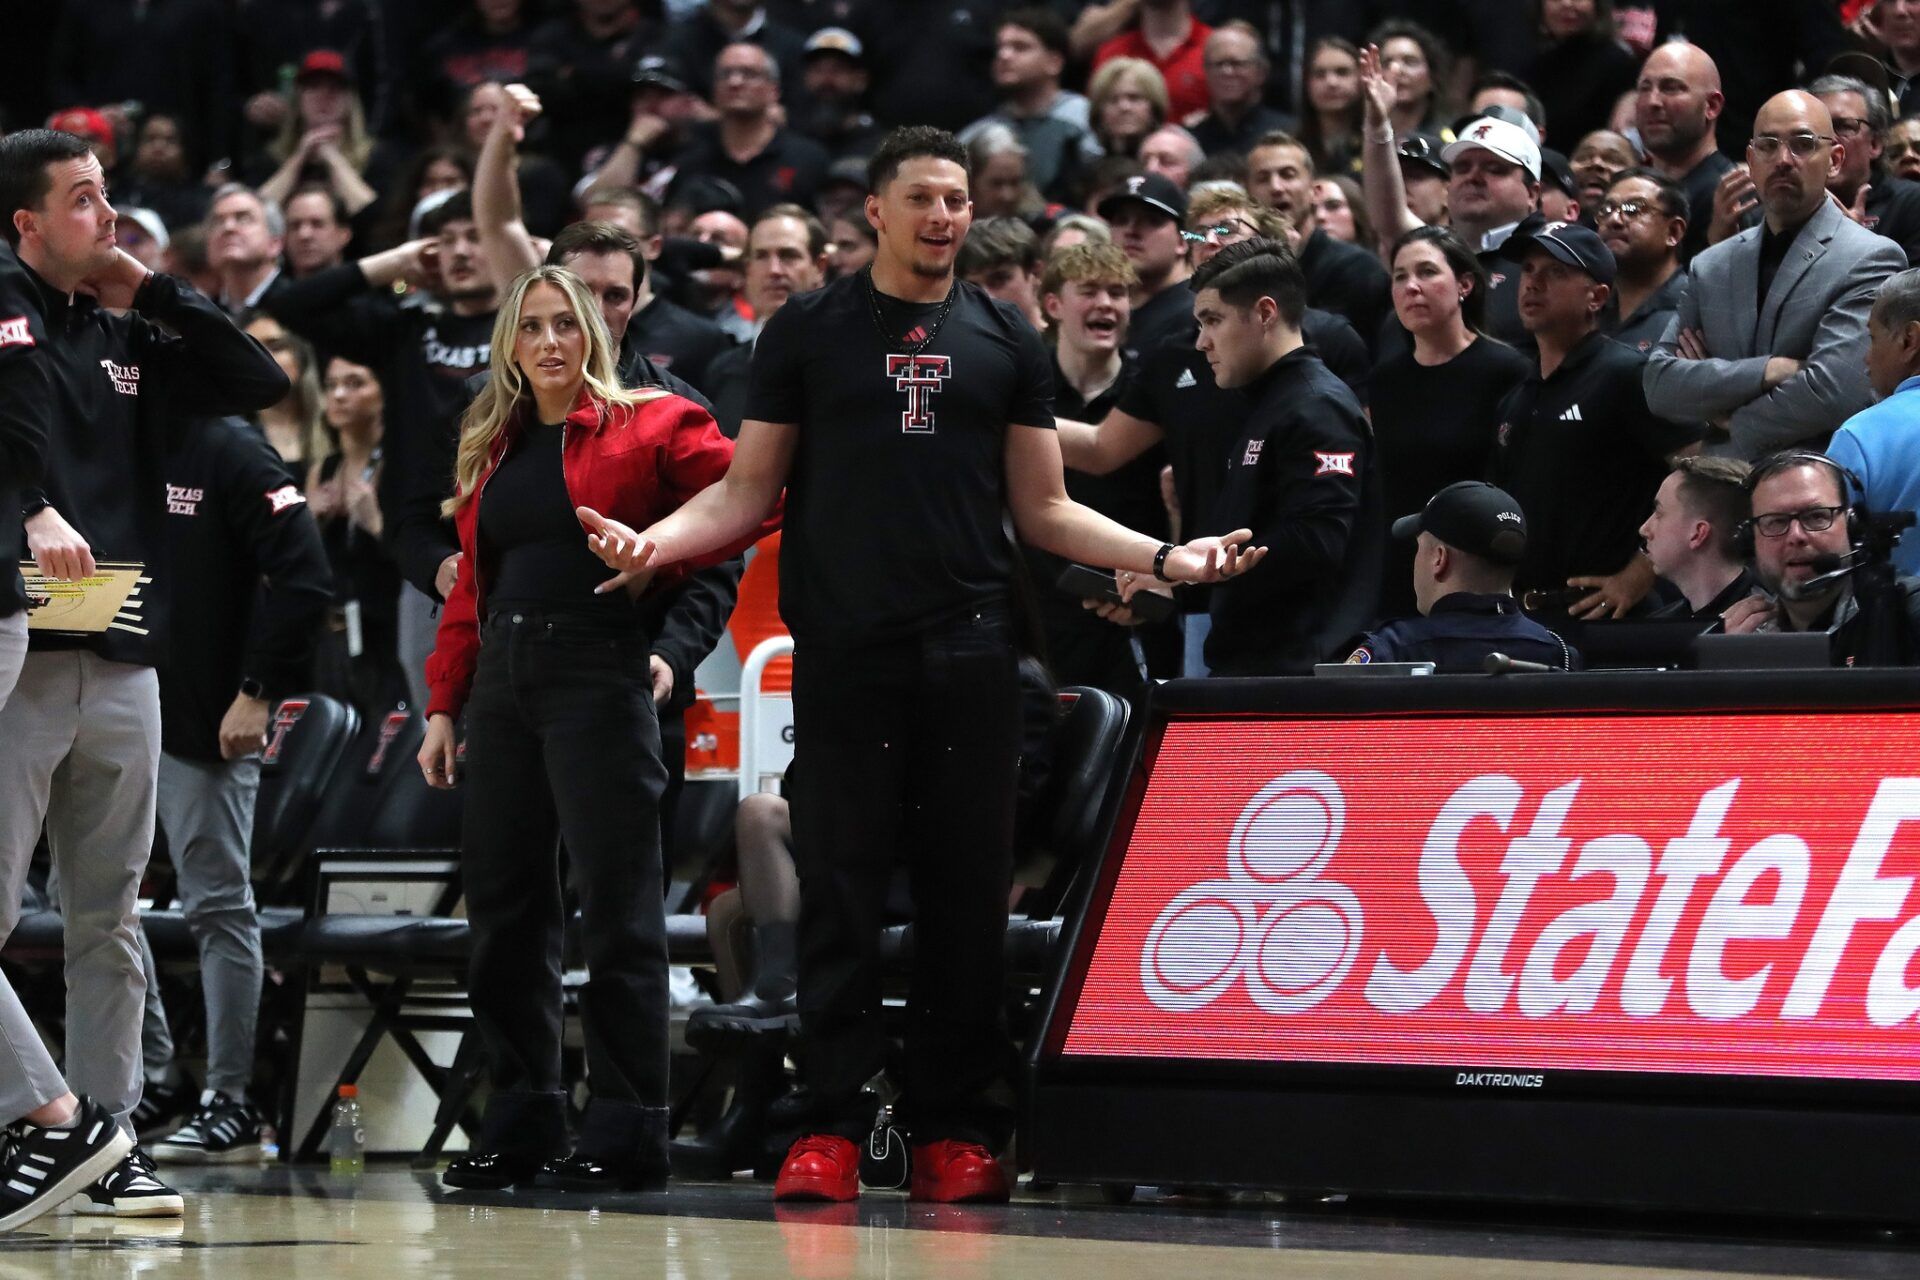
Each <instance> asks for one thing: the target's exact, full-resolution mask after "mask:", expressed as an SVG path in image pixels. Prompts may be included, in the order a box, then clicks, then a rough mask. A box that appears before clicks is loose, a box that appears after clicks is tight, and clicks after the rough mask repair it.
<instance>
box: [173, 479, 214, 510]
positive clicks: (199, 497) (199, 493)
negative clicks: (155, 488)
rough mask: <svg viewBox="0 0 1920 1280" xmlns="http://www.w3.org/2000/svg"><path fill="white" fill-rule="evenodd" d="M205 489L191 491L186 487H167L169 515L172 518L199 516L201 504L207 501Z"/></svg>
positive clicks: (174, 485) (177, 485) (176, 485)
mask: <svg viewBox="0 0 1920 1280" xmlns="http://www.w3.org/2000/svg"><path fill="white" fill-rule="evenodd" d="M206 497H207V491H206V490H205V489H189V488H187V487H186V486H185V485H179V484H170V485H168V486H167V514H168V515H170V516H197V515H199V514H200V504H201V503H202V502H204V501H205V500H206Z"/></svg>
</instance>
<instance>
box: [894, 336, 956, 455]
mask: <svg viewBox="0 0 1920 1280" xmlns="http://www.w3.org/2000/svg"><path fill="white" fill-rule="evenodd" d="M952 372H953V358H952V357H951V356H909V355H889V356H888V357H887V376H888V377H889V378H892V379H893V385H894V387H895V388H896V389H897V390H900V391H904V392H906V393H907V411H906V412H905V413H903V414H901V415H900V430H901V431H903V432H905V433H906V434H908V435H932V434H933V397H934V396H935V395H937V394H938V393H939V391H940V384H941V383H943V382H945V381H946V380H947V377H948V375H949V374H951V373H952Z"/></svg>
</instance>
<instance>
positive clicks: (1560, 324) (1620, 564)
mask: <svg viewBox="0 0 1920 1280" xmlns="http://www.w3.org/2000/svg"><path fill="white" fill-rule="evenodd" d="M1513 249H1514V252H1515V253H1516V254H1517V255H1519V257H1520V261H1521V285H1520V316H1521V319H1522V320H1523V321H1524V322H1525V324H1526V326H1527V331H1528V332H1529V333H1530V334H1532V335H1533V338H1534V341H1535V342H1536V343H1537V344H1538V347H1539V365H1538V367H1537V369H1536V371H1535V373H1534V374H1533V375H1532V376H1530V377H1528V378H1527V380H1526V381H1525V382H1522V383H1521V384H1520V385H1519V386H1517V387H1515V388H1514V389H1513V391H1512V392H1511V393H1510V394H1509V395H1508V396H1507V398H1506V399H1505V400H1504V401H1502V402H1501V405H1500V411H1499V415H1498V417H1497V418H1496V421H1497V422H1498V424H1499V427H1498V442H1497V444H1496V446H1495V448H1494V453H1493V468H1492V471H1493V475H1492V478H1493V482H1494V483H1495V484H1497V485H1499V486H1500V487H1501V488H1503V489H1505V490H1506V491H1507V492H1508V493H1511V494H1512V495H1513V496H1514V497H1515V498H1517V499H1518V500H1519V502H1520V508H1521V510H1523V511H1528V512H1531V513H1532V527H1531V529H1530V530H1529V536H1528V539H1527V554H1526V558H1525V559H1524V560H1523V561H1522V562H1521V564H1520V573H1519V576H1518V578H1517V579H1516V581H1517V582H1518V584H1519V586H1520V589H1521V591H1522V592H1523V593H1525V592H1545V593H1549V598H1550V599H1552V600H1554V601H1557V602H1558V605H1559V607H1561V608H1566V609H1567V610H1568V612H1570V613H1571V614H1572V615H1573V616H1575V617H1578V618H1584V619H1588V620H1593V619H1599V618H1614V617H1621V616H1624V615H1625V614H1626V613H1627V611H1628V610H1629V609H1631V608H1632V607H1633V606H1634V605H1635V604H1636V603H1638V602H1639V600H1640V599H1641V598H1642V597H1644V596H1645V595H1646V593H1647V590H1648V589H1649V588H1650V587H1652V586H1653V577H1654V575H1653V567H1652V566H1651V565H1649V564H1648V563H1647V561H1646V557H1645V556H1643V555H1641V554H1640V535H1639V533H1638V524H1637V522H1636V521H1635V520H1634V516H1636V515H1639V514H1640V513H1641V512H1643V511H1645V510H1646V509H1647V507H1648V506H1649V505H1650V504H1651V502H1652V501H1653V494H1654V491H1655V490H1657V489H1658V488H1659V487H1660V481H1661V479H1662V478H1663V477H1665V475H1666V473H1667V471H1668V470H1669V463H1668V461H1667V459H1668V458H1669V457H1670V456H1671V455H1674V454H1678V453H1683V452H1685V453H1691V452H1694V451H1695V450H1696V449H1697V448H1698V441H1699V435H1700V433H1699V430H1698V429H1697V428H1695V427H1690V426H1682V425H1680V424H1677V423H1672V422H1668V421H1667V420H1666V419H1664V418H1657V417H1655V416H1654V415H1653V414H1652V413H1651V412H1650V411H1649V410H1648V408H1647V397H1646V392H1645V391H1644V390H1643V389H1642V386H1641V379H1640V373H1641V370H1642V369H1643V368H1644V367H1645V364H1646V360H1645V357H1643V356H1641V355H1640V354H1639V353H1638V352H1635V351H1629V350H1628V349H1627V348H1625V347H1623V346H1621V345H1620V344H1619V343H1617V342H1614V341H1612V340H1611V339H1609V338H1607V337H1606V336H1605V335H1603V334H1602V333H1600V331H1599V328H1598V325H1599V321H1600V315H1601V312H1602V311H1603V310H1604V309H1605V308H1606V304H1607V298H1608V296H1609V294H1610V292H1611V290H1610V286H1611V285H1612V283H1613V275H1614V261H1613V254H1612V253H1611V252H1610V251H1609V250H1608V249H1607V246H1606V245H1605V244H1604V243H1602V241H1601V239H1600V237H1599V235H1598V234H1597V233H1596V232H1594V231H1591V230H1589V229H1588V228H1586V227H1582V226H1578V225H1576V224H1573V223H1567V222H1549V223H1546V224H1544V225H1542V226H1541V227H1540V228H1538V229H1537V230H1536V231H1534V232H1533V233H1531V234H1529V235H1526V236H1523V237H1516V239H1515V244H1514V246H1513ZM1523 599H1524V595H1523Z"/></svg>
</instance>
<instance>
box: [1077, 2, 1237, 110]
mask: <svg viewBox="0 0 1920 1280" xmlns="http://www.w3.org/2000/svg"><path fill="white" fill-rule="evenodd" d="M1212 34H1213V28H1212V27H1210V26H1208V25H1207V24H1206V23H1204V22H1202V21H1200V20H1199V19H1198V18H1190V19H1188V20H1187V38H1186V39H1184V40H1182V41H1181V42H1180V43H1179V44H1177V45H1175V46H1174V47H1173V50H1172V52H1170V53H1168V54H1167V56H1166V57H1164V58H1160V57H1155V56H1154V52H1153V47H1152V46H1151V45H1149V44H1148V43H1147V38H1146V37H1145V36H1143V35H1141V34H1140V30H1139V28H1137V27H1136V28H1135V29H1133V30H1132V31H1128V32H1125V33H1123V34H1121V35H1117V36H1115V37H1114V38H1113V39H1111V40H1109V41H1107V42H1106V43H1105V44H1103V45H1101V46H1100V51H1099V52H1098V53H1096V54H1094V56H1093V65H1094V69H1095V70H1098V69H1099V67H1100V66H1101V64H1102V63H1105V62H1109V61H1111V60H1112V59H1114V58H1144V59H1146V60H1147V61H1148V62H1151V63H1152V64H1153V65H1154V66H1155V67H1157V68H1159V70H1160V74H1161V75H1162V76H1163V77H1165V78H1166V81H1167V119H1168V120H1169V121H1170V122H1171V123H1173V124H1180V123H1182V122H1183V121H1185V120H1186V119H1187V118H1188V117H1189V116H1195V115H1199V114H1200V113H1202V112H1204V111H1205V110H1206V109H1207V106H1208V104H1209V102H1210V99H1209V98H1208V95H1207V66H1206V49H1207V37H1208V36H1210V35H1212Z"/></svg>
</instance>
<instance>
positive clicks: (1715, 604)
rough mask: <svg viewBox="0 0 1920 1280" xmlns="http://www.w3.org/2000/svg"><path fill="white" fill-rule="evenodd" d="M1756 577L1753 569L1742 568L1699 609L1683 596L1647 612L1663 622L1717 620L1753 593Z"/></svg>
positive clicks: (1650, 616) (1652, 617) (1651, 617)
mask: <svg viewBox="0 0 1920 1280" xmlns="http://www.w3.org/2000/svg"><path fill="white" fill-rule="evenodd" d="M1753 588H1754V577H1753V571H1752V570H1751V569H1742V570H1741V571H1740V572H1739V573H1737V574H1735V575H1734V577H1733V581H1732V582H1729V583H1728V584H1727V585H1726V586H1724V587H1722V588H1720V593H1719V594H1718V595H1716V596H1714V598H1713V599H1711V600H1709V601H1707V602H1706V603H1705V604H1703V605H1701V606H1700V607H1699V608H1698V609H1696V608H1694V607H1693V606H1692V605H1690V604H1688V603H1687V598H1686V597H1685V596H1681V597H1680V598H1679V599H1678V600H1675V601H1674V602H1673V603H1672V604H1666V605H1661V606H1660V607H1659V608H1658V609H1654V610H1652V611H1651V612H1649V613H1648V614H1647V617H1648V618H1649V619H1659V620H1660V621H1662V622H1665V621H1668V620H1674V619H1680V618H1698V619H1699V620H1700V621H1702V622H1717V621H1719V619H1720V615H1721V614H1723V613H1725V612H1726V611H1727V610H1729V609H1731V608H1733V606H1734V605H1736V604H1738V603H1739V602H1740V601H1742V600H1745V599H1746V598H1747V597H1748V596H1750V595H1752V594H1753Z"/></svg>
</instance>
